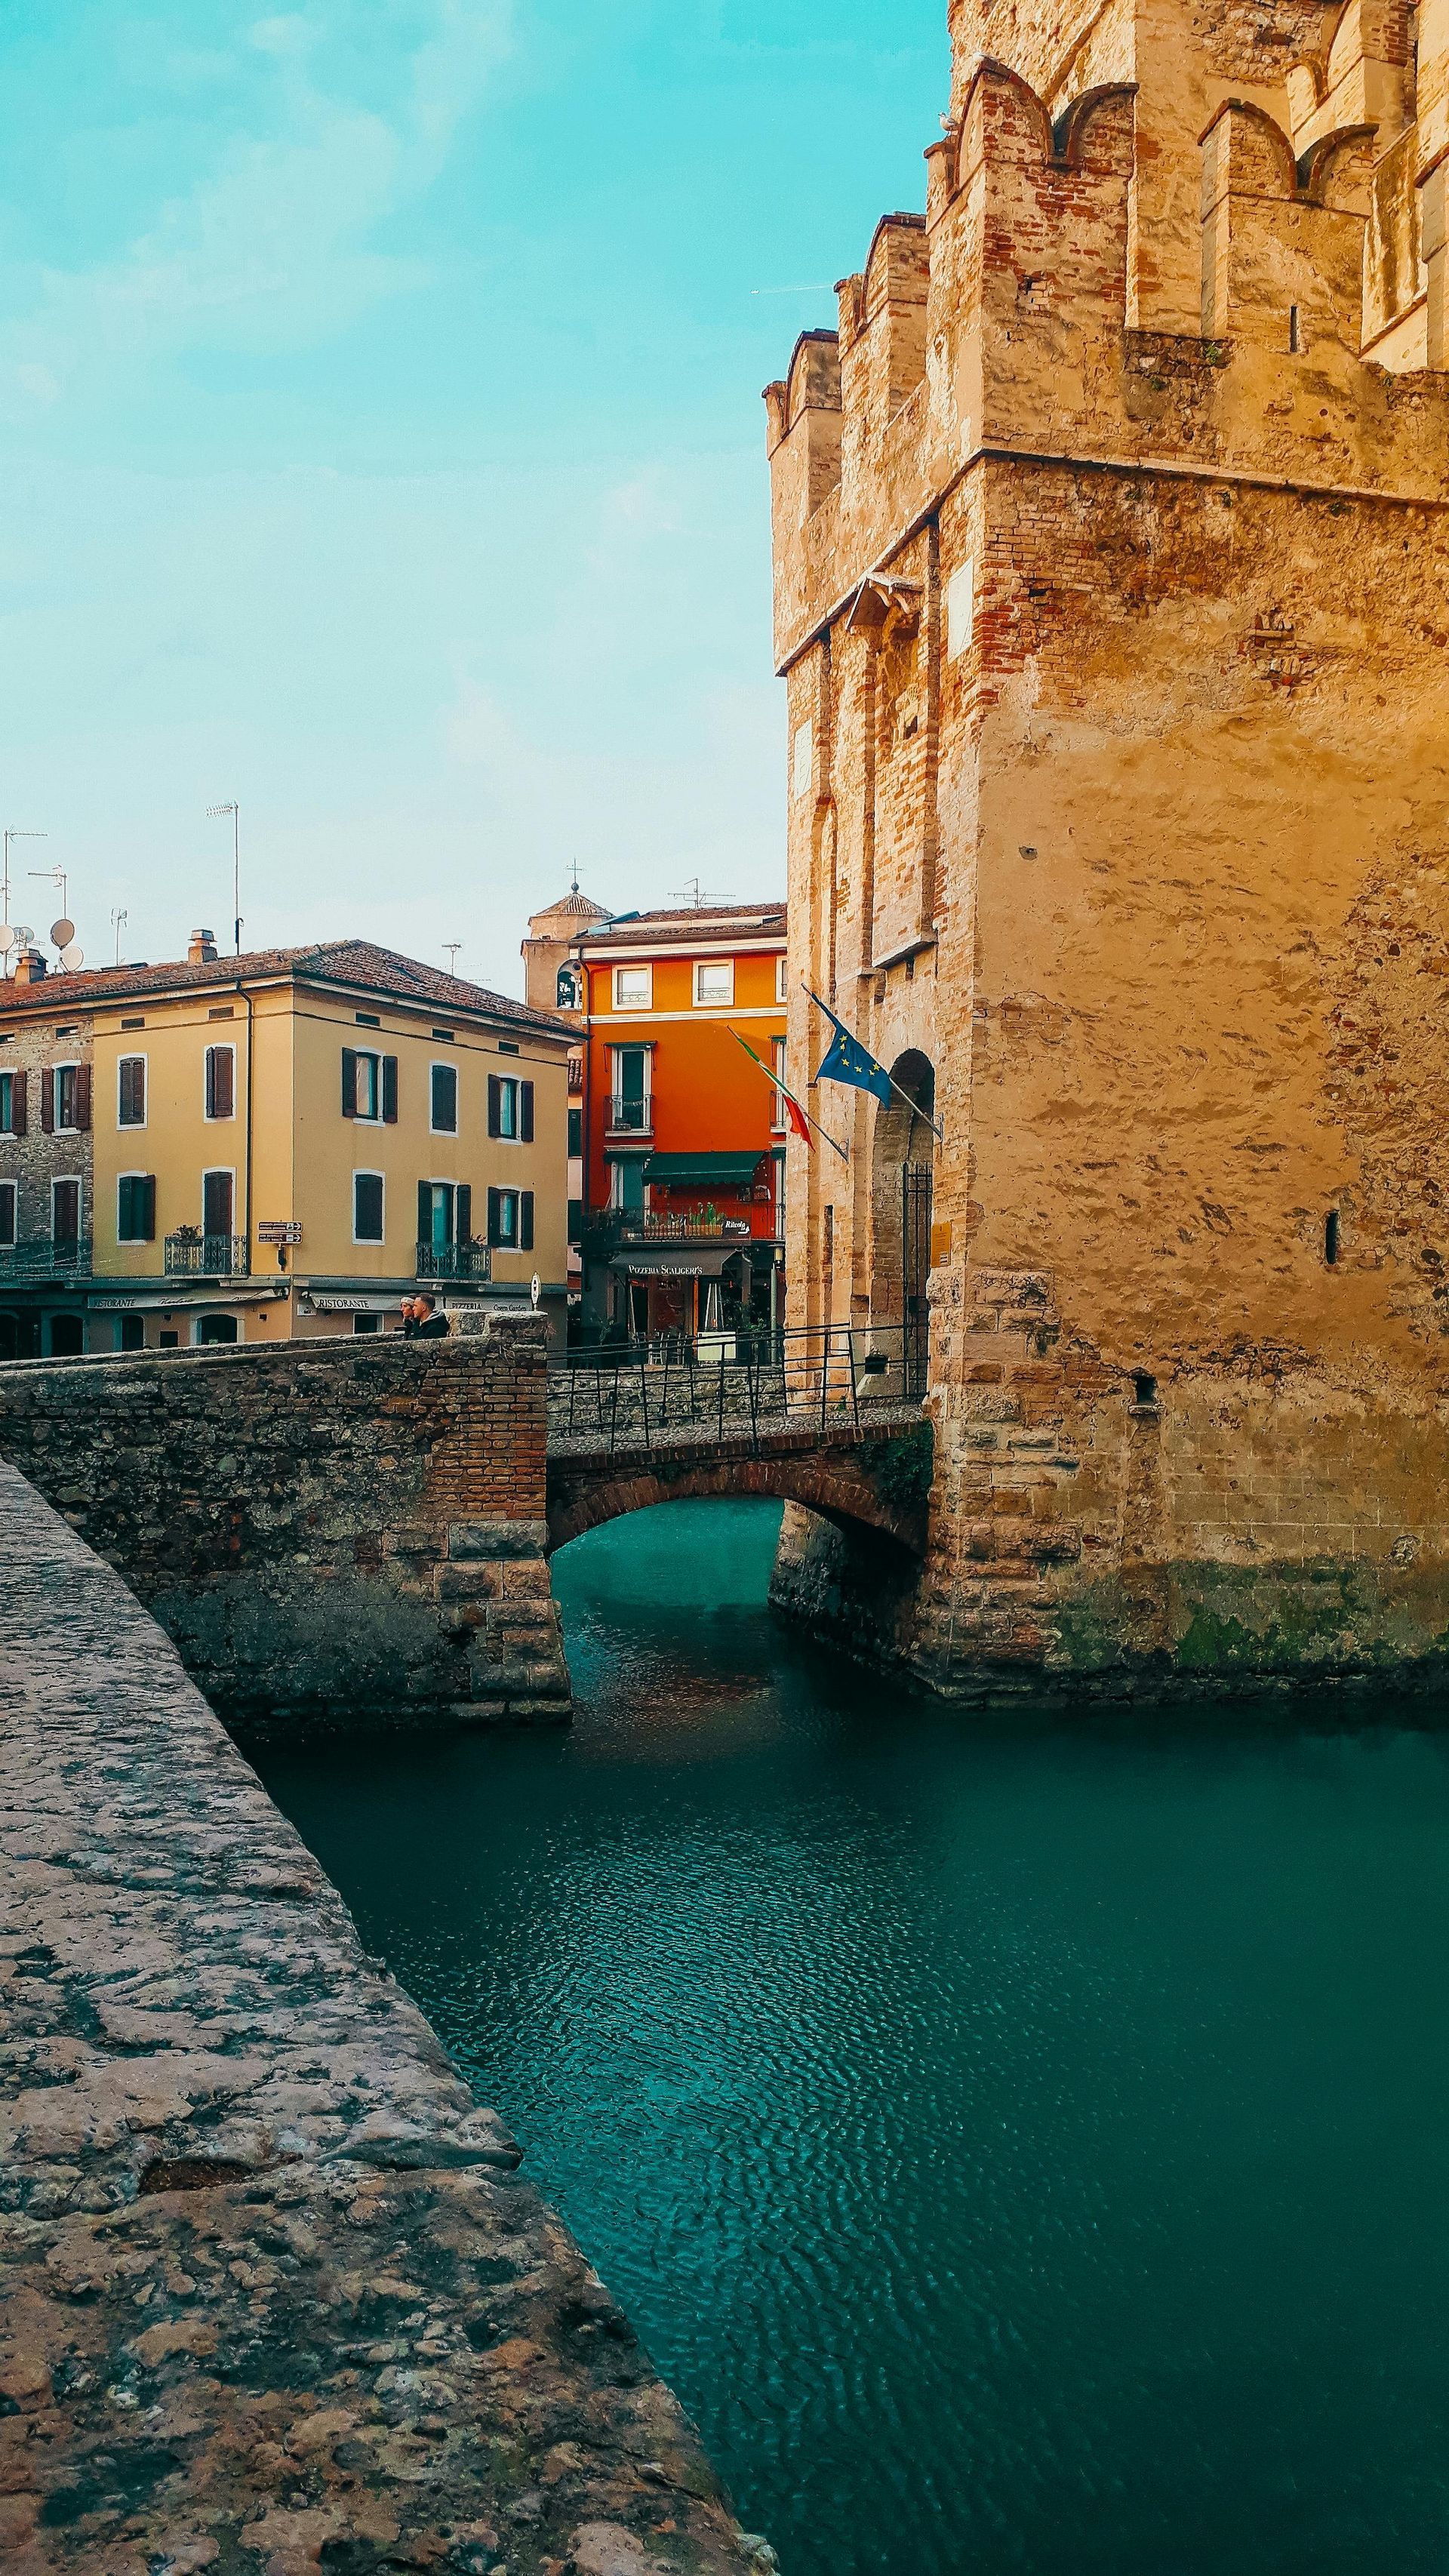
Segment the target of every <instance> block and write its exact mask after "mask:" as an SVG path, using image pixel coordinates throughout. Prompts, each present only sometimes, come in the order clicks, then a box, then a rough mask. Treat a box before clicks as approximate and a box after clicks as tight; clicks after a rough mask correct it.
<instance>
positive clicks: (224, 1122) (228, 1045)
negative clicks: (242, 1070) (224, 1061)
mask: <svg viewBox="0 0 1449 2576" xmlns="http://www.w3.org/2000/svg"><path fill="white" fill-rule="evenodd" d="M223 1051H225V1053H226V1054H227V1055H229V1056H230V1057H231V1107H230V1109H229V1110H228V1112H227V1114H226V1116H225V1118H218V1117H214V1116H213V1115H212V1112H211V1111H210V1110H209V1109H208V1108H207V1105H206V1059H207V1057H208V1056H209V1055H220V1054H222V1052H223ZM201 1116H202V1123H203V1125H204V1126H207V1127H229V1126H230V1125H231V1123H232V1120H233V1119H234V1118H235V1116H236V1040H235V1038H208V1039H207V1041H206V1044H205V1046H204V1047H203V1048H202V1050H201Z"/></svg>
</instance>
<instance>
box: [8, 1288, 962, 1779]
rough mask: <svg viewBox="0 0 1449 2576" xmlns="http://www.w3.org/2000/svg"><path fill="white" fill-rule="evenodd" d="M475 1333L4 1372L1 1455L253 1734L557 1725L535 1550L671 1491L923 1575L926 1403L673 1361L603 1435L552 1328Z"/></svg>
mask: <svg viewBox="0 0 1449 2576" xmlns="http://www.w3.org/2000/svg"><path fill="white" fill-rule="evenodd" d="M479 1323H480V1326H481V1329H479V1330H477V1331H475V1332H465V1333H463V1334H461V1335H459V1336H457V1337H456V1338H453V1339H449V1340H447V1341H443V1342H406V1341H404V1340H402V1339H401V1338H400V1337H396V1336H391V1335H389V1336H387V1337H385V1338H380V1339H376V1340H368V1341H366V1342H358V1341H356V1340H353V1339H351V1338H347V1339H337V1340H328V1341H320V1342H308V1343H295V1342H293V1343H286V1344H281V1345H278V1346H276V1347H274V1348H271V1349H268V1348H266V1347H264V1346H259V1345H255V1344H242V1345H237V1346H233V1347H230V1348H228V1347H221V1348H216V1349H210V1350H198V1351H179V1352H171V1351H168V1352H164V1353H161V1352H149V1353H145V1354H141V1353H137V1354H135V1355H125V1356H118V1357H116V1358H107V1359H95V1358H87V1359H74V1360H57V1361H29V1362H21V1363H15V1364H12V1365H11V1366H9V1367H6V1368H0V1456H3V1457H5V1458H8V1459H9V1460H10V1461H11V1462H12V1464H13V1465H15V1466H16V1467H18V1468H19V1469H20V1470H21V1472H22V1474H23V1475H25V1476H26V1477H27V1478H28V1479H29V1480H30V1482H31V1484H32V1485H34V1486H35V1487H36V1488H37V1490H38V1491H39V1492H40V1493H41V1494H42V1495H43V1496H44V1497H45V1498H46V1500H47V1501H49V1502H50V1503H52V1504H53V1505H54V1506H55V1507H56V1509H57V1510H58V1511H59V1512H61V1513H62V1514H63V1516H64V1517H65V1519H66V1520H67V1521H68V1522H69V1523H70V1525H71V1527H72V1528H73V1529H74V1530H75V1531H76V1532H77V1533H78V1534H79V1536H80V1537H81V1538H82V1539H83V1540H84V1541H85V1542H86V1544H87V1545H88V1546H90V1547H91V1548H93V1549H94V1550H95V1551H96V1553H97V1554H98V1555H100V1556H101V1557H103V1558H104V1559H105V1560H106V1561H107V1562H108V1563H109V1564H111V1565H112V1566H114V1567H115V1569H116V1570H117V1572H118V1573H120V1574H121V1575H122V1576H123V1578H124V1580H125V1581H126V1583H127V1584H128V1585H129V1586H130V1588H131V1590H132V1591H133V1592H134V1593H135V1594H136V1595H137V1597H138V1598H139V1599H140V1600H141V1601H142V1603H143V1604H144V1605H145V1606H146V1608H147V1609H149V1610H150V1611H151V1612H152V1614H153V1616H154V1617H155V1618H156V1619H157V1620H158V1621H159V1622H160V1624H161V1626H162V1627H163V1628H164V1629H165V1630H166V1631H167V1633H168V1635H170V1636H171V1638H172V1639H173V1640H174V1642H175V1644H176V1646H177V1648H178V1650H179V1651H180V1654H181V1656H182V1659H183V1661H184V1662H185V1664H186V1667H187V1669H188V1671H189V1672H190V1673H191V1674H192V1675H193V1676H194V1678H195V1679H196V1680H197V1681H198V1682H199V1684H200V1686H201V1688H202V1689H203V1690H204V1691H205V1693H206V1695H207V1697H208V1698H209V1699H210V1700H211V1702H212V1704H213V1705H214V1706H215V1707H216V1708H217V1709H219V1710H220V1712H221V1713H222V1714H223V1715H224V1716H225V1717H226V1718H227V1720H228V1721H229V1722H230V1723H232V1724H233V1725H237V1726H240V1727H242V1728H244V1729H246V1728H251V1729H271V1728H278V1727H290V1726H293V1725H296V1724H299V1723H304V1722H305V1723H312V1724H316V1723H319V1722H320V1723H324V1724H337V1725H345V1724H348V1723H355V1722H357V1721H359V1720H363V1721H367V1720H372V1721H386V1722H390V1723H395V1722H398V1721H399V1720H407V1719H409V1718H415V1719H424V1718H429V1719H431V1718H437V1717H440V1716H448V1715H451V1716H454V1717H457V1718H459V1719H462V1720H465V1721H467V1722H471V1723H486V1722H490V1721H498V1720H504V1721H508V1722H513V1723H534V1724H537V1723H548V1722H558V1721H560V1720H562V1719H565V1718H566V1717H567V1716H568V1713H569V1708H570V1704H571V1699H570V1688H569V1678H568V1668H567V1665H566V1663H565V1660H564V1651H563V1638H562V1632H561V1629H560V1625H559V1618H558V1613H557V1610H556V1608H555V1606H554V1602H553V1597H552V1589H551V1584H550V1579H549V1570H548V1557H549V1555H550V1553H551V1552H552V1551H553V1550H554V1549H556V1548H558V1547H560V1546H563V1545H565V1544H566V1543H567V1542H568V1541H569V1540H570V1539H572V1538H576V1537H578V1536H579V1535H580V1533H581V1532H582V1531H584V1530H588V1529H592V1528H594V1527H596V1526H597V1525H598V1524H599V1523H601V1522H603V1521H606V1520H611V1519H614V1518H616V1517H617V1516H618V1515H619V1514H620V1513H622V1512H630V1511H639V1510H642V1509H644V1508H645V1507H647V1506H648V1505H649V1504H651V1503H656V1502H663V1501H667V1500H671V1499H674V1498H677V1497H683V1496H686V1495H698V1494H711V1495H741V1494H764V1495H771V1496H777V1497H779V1498H780V1499H782V1500H783V1501H785V1502H786V1503H787V1504H793V1505H796V1506H804V1507H806V1508H807V1509H808V1511H809V1512H811V1513H813V1514H816V1515H818V1516H820V1518H821V1519H823V1520H824V1521H826V1522H828V1523H831V1524H833V1525H834V1528H835V1530H836V1531H838V1532H852V1533H857V1534H858V1535H859V1537H860V1538H861V1539H863V1540H865V1541H867V1542H868V1547H869V1550H870V1551H871V1562H872V1564H873V1565H874V1566H876V1567H877V1568H878V1569H879V1571H880V1572H881V1576H882V1580H883V1581H886V1582H887V1584H888V1583H889V1578H890V1576H891V1573H892V1570H894V1573H895V1576H896V1578H897V1581H898V1585H899V1586H902V1587H904V1586H908V1585H909V1583H910V1582H912V1581H913V1580H914V1578H915V1576H916V1574H917V1573H918V1570H919V1564H920V1559H921V1557H922V1554H923V1552H924V1546H925V1503H926V1491H927V1487H928V1485H929V1481H930V1448H929V1433H928V1432H927V1431H926V1430H925V1427H924V1425H923V1420H922V1416H921V1413H920V1409H919V1407H915V1406H910V1405H906V1404H902V1403H901V1402H899V1401H891V1400H889V1399H888V1398H885V1399H882V1400H879V1401H877V1402H875V1403H874V1404H864V1405H863V1404H859V1403H858V1402H856V1401H855V1400H853V1399H852V1400H851V1401H850V1402H844V1401H842V1400H841V1399H840V1397H839V1394H838V1391H837V1390H836V1389H835V1388H834V1387H833V1386H828V1387H827V1388H826V1389H825V1390H824V1392H823V1395H822V1400H821V1402H820V1404H819V1406H818V1407H817V1408H814V1409H802V1408H801V1407H800V1405H798V1404H797V1403H794V1402H792V1401H787V1400H786V1399H785V1397H784V1396H783V1394H780V1395H779V1397H778V1400H777V1397H776V1396H775V1395H773V1394H772V1393H771V1391H770V1389H769V1388H768V1387H766V1386H763V1385H762V1382H761V1380H760V1379H759V1378H758V1376H756V1377H755V1378H751V1377H750V1376H749V1374H748V1373H747V1372H745V1371H740V1372H739V1373H738V1374H737V1373H735V1372H734V1371H731V1372H730V1373H729V1377H728V1399H729V1400H728V1402H726V1400H725V1395H726V1389H725V1386H724V1384H723V1382H722V1384H721V1386H720V1388H719V1390H718V1391H717V1392H718V1402H717V1403H716V1405H715V1407H714V1409H713V1411H712V1413H711V1412H710V1410H709V1409H708V1408H705V1409H704V1410H703V1412H702V1411H701V1407H700V1405H699V1401H698V1390H697V1387H693V1388H691V1389H690V1395H689V1404H688V1407H687V1408H686V1407H685V1405H684V1402H683V1396H682V1381H681V1377H680V1372H679V1371H678V1370H676V1371H675V1372H674V1376H673V1380H672V1382H671V1380H670V1378H669V1376H668V1373H667V1372H661V1373H660V1377H659V1380H658V1382H655V1380H654V1378H653V1373H652V1372H650V1371H648V1370H645V1371H644V1372H642V1373H640V1372H634V1373H633V1374H632V1376H631V1378H630V1382H629V1384H628V1386H627V1387H626V1388H625V1390H624V1394H623V1398H622V1401H621V1398H620V1390H619V1386H618V1384H617V1383H616V1384H615V1385H614V1386H613V1388H612V1389H611V1391H610V1401H609V1406H608V1414H607V1419H605V1416H604V1413H603V1410H602V1406H601V1401H600V1384H599V1383H598V1382H595V1383H594V1385H593V1386H592V1387H591V1388H590V1389H589V1390H588V1393H589V1395H591V1396H592V1398H593V1413H592V1416H590V1413H589V1406H588V1402H587V1400H585V1401H584V1402H583V1403H582V1404H581V1402H580V1397H579V1391H578V1388H577V1386H576V1385H573V1384H571V1383H570V1381H569V1374H568V1373H567V1372H564V1371H559V1370H555V1371H550V1370H549V1368H548V1361H547V1340H546V1331H545V1327H544V1326H543V1324H542V1323H541V1322H539V1321H537V1320H536V1319H534V1318H533V1317H530V1316H500V1317H494V1318H492V1319H486V1320H485V1319H483V1318H480V1319H479ZM796 1517H797V1518H799V1519H801V1520H803V1514H797V1516H796ZM809 1526H812V1527H818V1526H819V1522H818V1521H817V1522H815V1523H812V1524H809ZM882 1541H884V1542H885V1546H884V1547H882ZM855 1552H856V1555H857V1556H859V1555H860V1552H861V1551H860V1549H859V1547H857V1548H856V1551H855ZM783 1554H784V1556H785V1557H788V1554H789V1550H788V1548H787V1549H786V1550H785V1551H784V1552H783ZM791 1597H792V1596H791V1595H790V1594H789V1592H788V1589H787V1590H786V1591H783V1592H782V1594H781V1598H782V1599H787V1600H788V1599H790V1598H791ZM794 1597H795V1598H796V1599H797V1600H798V1606H799V1607H800V1609H801V1613H802V1615H806V1614H807V1613H808V1609H809V1603H808V1601H807V1600H806V1598H805V1595H804V1593H803V1592H800V1591H799V1589H798V1587H797V1593H796V1596H794Z"/></svg>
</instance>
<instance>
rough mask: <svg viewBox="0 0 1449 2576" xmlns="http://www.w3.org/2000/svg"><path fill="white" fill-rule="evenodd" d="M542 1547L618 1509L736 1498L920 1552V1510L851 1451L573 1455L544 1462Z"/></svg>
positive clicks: (596, 1524) (552, 1549)
mask: <svg viewBox="0 0 1449 2576" xmlns="http://www.w3.org/2000/svg"><path fill="white" fill-rule="evenodd" d="M548 1488H549V1490H548V1553H549V1554H550V1555H551V1556H552V1555H555V1554H556V1553H557V1551H558V1550H559V1549H560V1548H561V1547H567V1546H568V1544H569V1542H570V1540H571V1539H576V1538H582V1537H583V1536H584V1534H585V1532H586V1531H588V1530H592V1529H600V1528H602V1527H603V1524H604V1523H605V1522H606V1521H613V1520H619V1519H621V1518H622V1517H623V1515H624V1514H625V1513H626V1512H645V1511H650V1510H652V1508H653V1507H654V1505H655V1504H656V1503H675V1502H685V1501H691V1500H695V1499H698V1498H700V1497H712V1498H716V1499H718V1500H720V1501H726V1502H739V1501H741V1500H742V1499H746V1498H761V1499H763V1500H765V1501H769V1502H785V1503H800V1504H803V1505H804V1507H805V1509H806V1510H807V1511H811V1512H814V1513H816V1514H817V1515H818V1517H819V1518H820V1519H822V1520H826V1521H829V1522H831V1523H833V1524H834V1526H835V1527H836V1528H837V1529H840V1530H843V1531H845V1532H846V1533H847V1534H848V1535H849V1534H854V1535H855V1536H860V1535H861V1534H863V1533H864V1532H867V1531H868V1532H871V1533H872V1534H873V1535H874V1536H875V1538H876V1539H877V1540H879V1539H881V1538H884V1539H886V1540H887V1541H888V1542H892V1543H893V1546H892V1553H894V1551H895V1549H900V1550H902V1551H903V1552H904V1553H905V1554H906V1555H908V1556H911V1557H921V1556H923V1555H924V1554H925V1546H926V1528H925V1514H924V1511H923V1510H922V1509H921V1508H920V1507H919V1506H917V1505H914V1504H908V1505H904V1506H902V1505H901V1504H899V1503H894V1502H892V1501H891V1500H889V1499H888V1498H887V1497H886V1495H884V1494H883V1493H881V1492H880V1491H878V1489H877V1487H876V1485H875V1483H874V1482H873V1480H872V1477H871V1474H870V1471H869V1467H868V1465H866V1464H863V1463H862V1460H861V1453H860V1452H859V1451H858V1450H846V1449H840V1450H836V1451H830V1450H825V1451H813V1452H809V1453H806V1454H805V1455H797V1456H794V1457H791V1456H788V1455H787V1456H784V1457H773V1458H772V1457H770V1456H768V1455H766V1456H763V1457H760V1458H721V1459H714V1460H710V1461H691V1460H686V1459H671V1458H660V1459H658V1460H655V1461H652V1462H650V1463H649V1464H647V1465H646V1464H644V1463H642V1462H640V1461H639V1460H637V1459H635V1460H632V1461H630V1462H629V1463H628V1464H627V1465H625V1464H622V1463H619V1462H615V1461H612V1460H602V1461H599V1462H597V1463H595V1462H594V1461H592V1460H590V1461H587V1462H584V1461H581V1460H577V1459H566V1460H560V1461H559V1462H558V1464H557V1466H556V1465H555V1463H554V1462H553V1461H550V1464H549V1478H548Z"/></svg>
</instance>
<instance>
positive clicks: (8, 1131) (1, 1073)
mask: <svg viewBox="0 0 1449 2576" xmlns="http://www.w3.org/2000/svg"><path fill="white" fill-rule="evenodd" d="M15 1074H16V1067H15V1066H14V1065H13V1064H4V1065H0V1081H4V1080H5V1079H6V1078H7V1077H8V1079H9V1083H10V1124H9V1126H8V1127H0V1136H13V1135H14V1133H15Z"/></svg>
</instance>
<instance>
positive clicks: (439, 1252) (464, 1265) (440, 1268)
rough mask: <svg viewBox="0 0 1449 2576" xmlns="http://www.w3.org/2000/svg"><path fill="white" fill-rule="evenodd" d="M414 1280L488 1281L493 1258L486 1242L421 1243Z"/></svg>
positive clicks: (491, 1272) (490, 1275)
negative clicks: (415, 1278)
mask: <svg viewBox="0 0 1449 2576" xmlns="http://www.w3.org/2000/svg"><path fill="white" fill-rule="evenodd" d="M417 1251H418V1266H417V1270H416V1272H415V1274H414V1275H415V1277H417V1278H419V1279H491V1278H492V1276H493V1255H492V1253H491V1252H490V1250H489V1248H488V1246H487V1244H486V1243H420V1244H419V1245H418V1248H417Z"/></svg>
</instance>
